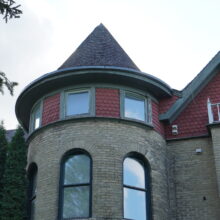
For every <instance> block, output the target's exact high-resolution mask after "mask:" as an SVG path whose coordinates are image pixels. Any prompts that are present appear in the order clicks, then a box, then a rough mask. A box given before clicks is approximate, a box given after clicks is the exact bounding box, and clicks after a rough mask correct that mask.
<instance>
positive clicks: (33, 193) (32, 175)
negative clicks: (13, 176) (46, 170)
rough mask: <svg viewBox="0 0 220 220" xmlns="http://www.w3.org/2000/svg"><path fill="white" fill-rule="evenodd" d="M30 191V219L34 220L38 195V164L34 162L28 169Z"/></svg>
mask: <svg viewBox="0 0 220 220" xmlns="http://www.w3.org/2000/svg"><path fill="white" fill-rule="evenodd" d="M28 179H29V192H28V219H30V220H34V215H35V202H36V197H37V190H36V189H37V165H36V164H32V165H31V166H30V169H29V171H28Z"/></svg>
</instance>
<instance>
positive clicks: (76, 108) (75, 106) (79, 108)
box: [66, 92, 89, 115]
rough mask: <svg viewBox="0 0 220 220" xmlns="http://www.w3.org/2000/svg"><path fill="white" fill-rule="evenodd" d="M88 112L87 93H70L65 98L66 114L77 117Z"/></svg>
mask: <svg viewBox="0 0 220 220" xmlns="http://www.w3.org/2000/svg"><path fill="white" fill-rule="evenodd" d="M88 112H89V93H88V92H81V93H70V94H68V96H67V103H66V114H67V115H78V114H84V113H88Z"/></svg>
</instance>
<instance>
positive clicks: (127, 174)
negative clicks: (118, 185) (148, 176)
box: [124, 157, 145, 189]
mask: <svg viewBox="0 0 220 220" xmlns="http://www.w3.org/2000/svg"><path fill="white" fill-rule="evenodd" d="M124 184H125V185H130V186H135V187H139V188H143V189H145V172H144V167H143V166H142V165H141V164H140V162H138V161H137V160H135V159H133V158H129V157H127V158H126V159H125V160H124Z"/></svg>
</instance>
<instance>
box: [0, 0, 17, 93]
mask: <svg viewBox="0 0 220 220" xmlns="http://www.w3.org/2000/svg"><path fill="white" fill-rule="evenodd" d="M0 1H1V0H0ZM17 85H18V83H17V82H10V81H9V80H8V78H7V77H6V75H5V74H4V73H3V72H1V71H0V92H1V93H2V94H4V90H3V86H6V87H7V89H8V90H9V92H10V94H11V95H13V92H14V87H15V86H17Z"/></svg>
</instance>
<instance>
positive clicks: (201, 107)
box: [165, 73, 220, 139]
mask: <svg viewBox="0 0 220 220" xmlns="http://www.w3.org/2000/svg"><path fill="white" fill-rule="evenodd" d="M219 94H220V73H218V74H216V75H215V76H214V77H213V79H212V80H211V81H210V82H209V83H208V84H207V85H206V86H205V87H204V88H203V89H202V90H201V91H200V92H199V94H198V95H197V96H196V97H195V98H194V99H193V100H192V101H191V102H190V103H189V104H188V106H187V107H186V108H185V109H184V110H183V111H182V112H181V114H180V115H179V116H178V118H177V119H176V120H175V121H173V122H172V124H171V125H167V126H165V133H166V138H167V139H172V138H182V137H192V136H202V135H208V130H207V127H206V125H207V124H208V113H207V99H208V98H210V101H211V103H217V102H220V95H219ZM192 96H193V94H192ZM172 125H178V131H179V134H178V135H176V136H174V135H172V133H171V131H172V129H171V128H172Z"/></svg>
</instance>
